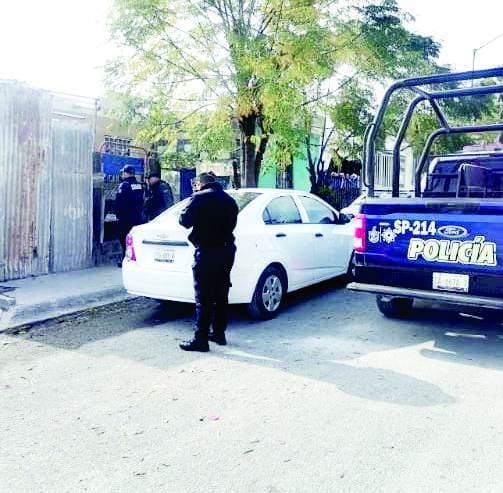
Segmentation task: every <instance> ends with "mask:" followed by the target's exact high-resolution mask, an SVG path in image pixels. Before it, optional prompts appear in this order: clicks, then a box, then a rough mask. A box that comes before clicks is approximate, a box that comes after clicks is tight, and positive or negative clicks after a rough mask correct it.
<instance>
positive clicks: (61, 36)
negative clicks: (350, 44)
mask: <svg viewBox="0 0 503 493" xmlns="http://www.w3.org/2000/svg"><path fill="white" fill-rule="evenodd" d="M111 1H112V0H2V1H1V3H2V6H1V10H0V15H1V18H2V21H3V22H2V23H1V27H0V79H17V80H21V81H25V82H28V83H30V84H32V85H34V86H37V87H41V88H44V89H49V90H52V91H59V92H66V93H70V94H76V95H80V96H88V97H99V96H101V95H102V94H103V91H104V85H103V77H102V74H103V67H104V66H105V64H106V61H107V59H110V57H111V56H112V54H113V49H112V47H111V44H110V41H109V35H108V32H107V27H106V23H107V13H108V11H109V8H110V5H111ZM500 1H501V0H476V1H475V0H399V3H400V5H401V7H402V8H404V9H405V10H407V11H409V12H410V13H411V14H412V15H413V16H414V17H415V18H416V21H415V22H414V23H412V24H411V25H410V26H409V27H410V28H411V29H413V30H415V31H416V32H419V33H421V34H427V35H431V36H433V37H434V38H435V39H436V40H438V41H440V42H441V43H442V46H443V48H442V52H441V56H440V62H441V63H442V64H448V65H450V66H452V68H453V69H457V70H469V69H471V66H472V53H473V49H474V48H478V47H480V46H482V45H484V44H485V43H487V42H488V41H490V40H492V39H494V38H496V37H497V36H499V35H502V34H503V24H502V22H501V16H500V12H499V10H500V9H499V8H498V4H499V3H500ZM498 65H503V37H501V38H500V39H498V40H497V41H494V42H493V43H492V44H490V45H488V46H487V47H485V48H482V49H480V50H479V51H478V52H477V57H476V67H477V68H487V67H491V66H498Z"/></svg>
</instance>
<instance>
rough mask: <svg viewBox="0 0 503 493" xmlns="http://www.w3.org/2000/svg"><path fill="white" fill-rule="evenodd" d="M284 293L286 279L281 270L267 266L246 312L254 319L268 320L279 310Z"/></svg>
mask: <svg viewBox="0 0 503 493" xmlns="http://www.w3.org/2000/svg"><path fill="white" fill-rule="evenodd" d="M285 294H286V279H285V275H284V273H283V271H282V270H281V269H279V268H278V267H275V266H270V267H268V268H267V269H266V270H265V271H264V272H263V273H262V275H261V276H260V278H259V280H258V282H257V286H256V288H255V292H254V293H253V299H252V301H251V303H250V304H249V305H248V312H249V313H250V315H251V317H252V318H254V319H256V320H270V319H271V318H274V317H275V316H276V315H277V313H278V312H279V310H280V308H281V305H282V303H283V299H284V296H285Z"/></svg>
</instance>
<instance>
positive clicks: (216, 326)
mask: <svg viewBox="0 0 503 493" xmlns="http://www.w3.org/2000/svg"><path fill="white" fill-rule="evenodd" d="M235 255H236V247H235V245H233V244H229V245H226V246H221V247H205V248H196V252H195V254H194V265H193V267H192V271H193V274H194V291H195V299H196V331H195V337H196V339H202V340H208V333H209V329H210V326H213V332H214V333H216V334H222V333H224V332H225V329H226V328H227V322H228V305H229V288H230V286H231V282H230V274H231V270H232V266H233V264H234V257H235Z"/></svg>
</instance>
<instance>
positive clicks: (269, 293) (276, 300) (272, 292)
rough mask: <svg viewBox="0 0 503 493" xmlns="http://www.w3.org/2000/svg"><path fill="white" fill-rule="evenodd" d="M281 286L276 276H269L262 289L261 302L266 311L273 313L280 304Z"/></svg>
mask: <svg viewBox="0 0 503 493" xmlns="http://www.w3.org/2000/svg"><path fill="white" fill-rule="evenodd" d="M282 297H283V286H282V285H281V280H280V279H279V277H278V276H275V275H272V276H269V277H268V278H267V279H266V281H265V283H264V287H263V289H262V301H263V303H264V306H265V308H266V310H267V311H269V312H275V311H276V310H277V309H278V308H279V305H280V304H281V298H282Z"/></svg>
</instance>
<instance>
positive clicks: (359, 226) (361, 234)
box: [353, 214, 367, 252]
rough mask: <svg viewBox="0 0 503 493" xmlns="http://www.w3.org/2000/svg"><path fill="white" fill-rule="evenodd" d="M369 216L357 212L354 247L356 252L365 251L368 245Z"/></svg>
mask: <svg viewBox="0 0 503 493" xmlns="http://www.w3.org/2000/svg"><path fill="white" fill-rule="evenodd" d="M366 240H367V218H366V217H365V214H357V216H356V218H355V237H354V243H353V248H354V250H355V252H364V251H365V248H366V246H367V241H366Z"/></svg>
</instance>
